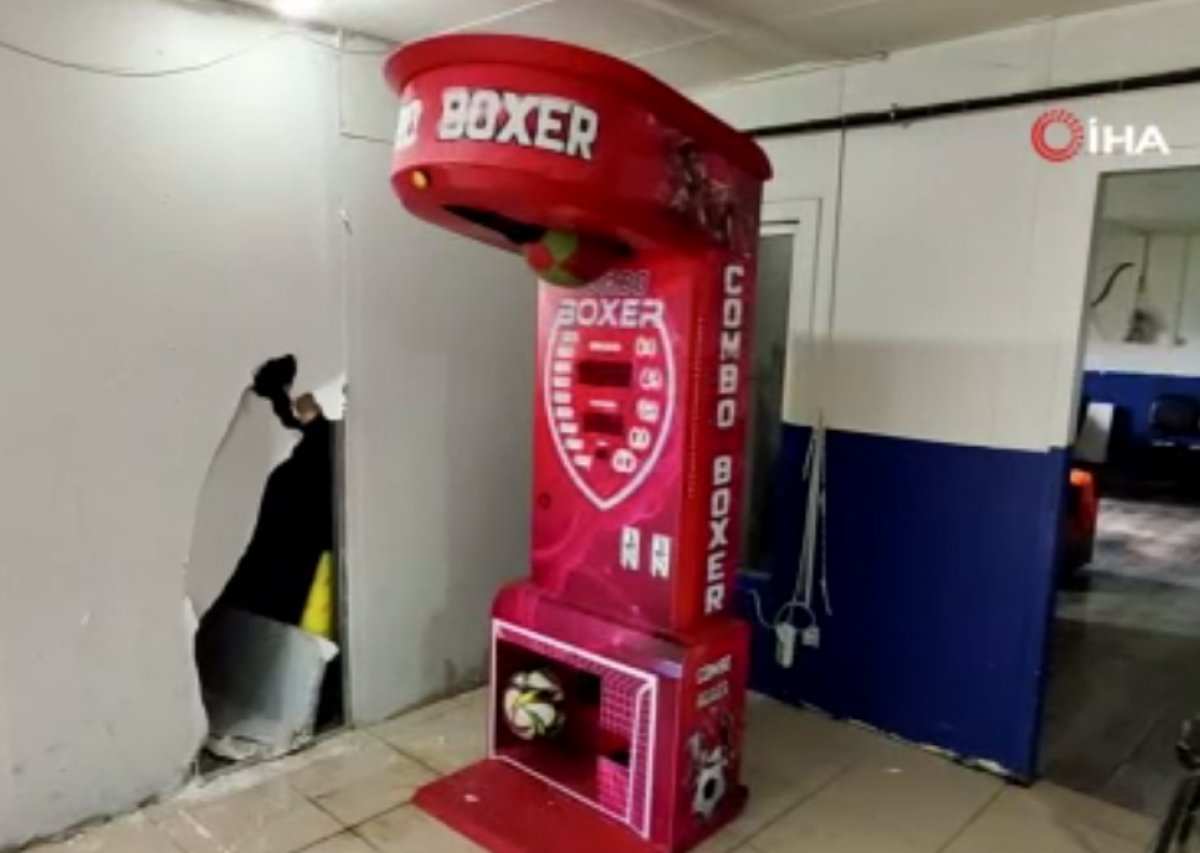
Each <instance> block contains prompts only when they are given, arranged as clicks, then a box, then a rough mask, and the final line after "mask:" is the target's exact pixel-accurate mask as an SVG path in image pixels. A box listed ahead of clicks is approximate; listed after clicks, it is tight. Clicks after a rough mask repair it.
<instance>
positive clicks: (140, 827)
mask: <svg viewBox="0 0 1200 853" xmlns="http://www.w3.org/2000/svg"><path fill="white" fill-rule="evenodd" d="M178 851H179V848H178V847H176V846H175V845H174V844H172V843H171V840H170V839H169V838H168V837H167V836H166V835H165V834H164V833H163V832H162V831H161V830H160V829H158V827H156V826H154V825H153V824H152V823H150V821H148V820H147V819H146V818H145V817H144V816H143V815H140V814H138V815H134V816H132V817H127V818H122V819H121V820H117V821H113V822H112V823H109V824H105V825H104V826H97V827H93V828H92V829H89V830H86V831H84V832H82V833H80V834H79V835H78V836H76V837H74V838H70V839H68V840H66V841H61V842H59V843H57V844H43V845H41V846H39V847H34V848H31V849H30V850H28V851H27V853H178Z"/></svg>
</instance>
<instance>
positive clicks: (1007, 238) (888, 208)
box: [702, 0, 1200, 450]
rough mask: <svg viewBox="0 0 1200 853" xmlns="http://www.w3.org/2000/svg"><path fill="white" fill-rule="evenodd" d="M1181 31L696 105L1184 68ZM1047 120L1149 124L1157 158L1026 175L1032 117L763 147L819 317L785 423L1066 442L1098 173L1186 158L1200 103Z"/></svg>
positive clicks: (1167, 16) (1110, 36)
mask: <svg viewBox="0 0 1200 853" xmlns="http://www.w3.org/2000/svg"><path fill="white" fill-rule="evenodd" d="M1197 22H1200V2H1196V0H1188V2H1166V3H1161V4H1147V5H1144V6H1140V7H1137V8H1134V9H1125V10H1117V11H1114V12H1109V13H1104V14H1102V15H1095V16H1089V17H1088V18H1086V19H1085V18H1076V19H1067V20H1064V21H1059V22H1054V23H1045V24H1039V25H1035V26H1031V27H1026V28H1022V29H1019V30H1013V31H1008V32H1004V33H997V34H992V35H989V36H984V37H979V38H976V39H969V40H964V41H963V42H958V43H954V44H949V45H943V46H938V47H935V48H927V49H923V50H914V51H910V52H906V53H902V54H897V55H895V56H894V57H892V58H891V59H889V60H887V61H884V62H877V63H869V64H863V65H860V66H854V67H850V68H843V69H834V70H827V71H823V72H817V73H810V74H806V75H801V76H796V77H785V78H779V79H776V80H771V81H765V82H757V83H750V84H742V85H738V86H733V87H730V88H728V89H725V90H722V91H717V92H712V93H709V94H707V95H705V96H704V97H703V98H702V100H703V101H704V102H705V103H706V104H707V105H708V106H709V107H711V108H713V109H715V110H716V111H717V112H718V113H719V114H721V115H723V117H725V118H727V119H728V120H730V121H731V122H733V123H735V124H738V125H740V126H743V127H750V128H753V127H755V126H759V125H762V124H774V123H779V122H794V121H803V120H809V119H816V118H828V117H831V116H837V115H839V114H842V113H843V112H845V113H852V112H859V111H865V110H874V109H881V108H885V107H887V106H889V105H891V104H899V105H909V104H916V103H933V102H937V101H940V100H943V99H946V98H962V97H970V96H975V95H983V94H998V93H1003V92H1010V91H1020V90H1024V89H1026V88H1033V87H1036V86H1041V85H1053V84H1056V83H1062V82H1078V81H1081V80H1087V79H1107V78H1109V77H1111V76H1113V75H1118V76H1119V75H1121V74H1129V73H1147V72H1150V71H1161V70H1166V69H1169V68H1172V67H1183V66H1190V65H1195V64H1197V63H1198V62H1200V48H1198V47H1197V46H1196V44H1195V43H1194V40H1190V39H1185V38H1182V37H1181V36H1180V32H1181V30H1183V31H1187V32H1193V33H1194V32H1195V31H1196V24H1197ZM1126 40H1128V43H1126ZM1149 44H1153V45H1154V49H1153V50H1148V49H1145V46H1146V45H1149ZM1135 45H1139V46H1140V48H1139V49H1137V50H1135V49H1134V47H1135ZM1064 106H1068V107H1069V108H1070V109H1072V110H1074V111H1075V112H1077V113H1078V114H1080V115H1083V116H1085V117H1086V116H1097V117H1099V118H1100V119H1101V120H1102V121H1104V122H1110V123H1113V124H1125V123H1139V124H1144V123H1150V122H1155V123H1158V124H1159V125H1160V127H1161V128H1162V129H1163V131H1164V133H1165V134H1166V135H1167V138H1168V140H1169V141H1170V143H1171V145H1172V146H1173V153H1172V155H1171V156H1170V157H1165V158H1164V157H1146V158H1133V157H1122V156H1112V157H1094V156H1081V157H1080V158H1078V159H1076V160H1074V161H1072V162H1071V163H1069V164H1065V165H1052V164H1049V163H1046V162H1044V161H1042V160H1041V159H1039V158H1038V157H1037V156H1036V154H1035V153H1034V151H1033V150H1032V147H1031V145H1030V142H1029V138H1030V129H1031V126H1032V123H1033V121H1034V119H1035V118H1036V117H1037V116H1038V115H1039V114H1040V113H1041V112H1042V111H1043V110H1044V109H1046V105H1044V104H1042V105H1031V106H1028V107H1020V108H1010V109H1004V110H994V111H989V112H983V113H974V114H970V115H965V116H960V117H950V118H945V119H939V120H935V121H926V122H918V123H914V124H910V125H907V126H900V125H894V126H881V127H872V128H864V129H858V130H851V131H849V132H846V133H844V134H842V133H837V132H833V133H825V134H819V135H805V136H790V137H789V136H783V137H769V138H768V139H766V146H767V149H768V153H770V155H771V157H772V161H773V163H774V165H775V168H776V171H777V173H778V176H777V178H776V180H775V181H774V182H772V184H770V185H769V186H768V190H767V196H768V200H771V201H775V202H780V201H784V200H786V199H811V200H816V201H818V202H819V203H820V204H821V207H822V223H821V235H822V236H821V246H822V250H821V258H820V261H819V265H818V274H817V276H816V283H815V285H814V286H815V287H816V288H817V300H818V302H821V303H823V304H828V303H830V302H832V309H831V314H830V316H832V323H831V326H830V328H831V330H832V331H831V332H827V334H829V339H828V340H827V341H826V342H825V344H824V345H822V346H818V347H816V348H815V352H816V353H817V354H818V356H820V357H819V358H817V359H816V361H817V362H819V363H816V364H814V367H813V370H814V371H815V372H816V373H817V378H816V379H815V380H814V379H812V377H811V372H810V376H809V377H808V378H807V379H805V380H804V381H806V382H809V383H810V387H809V390H808V391H805V392H801V391H799V390H795V389H793V392H792V393H791V394H790V395H789V400H790V401H792V403H791V405H790V406H789V412H788V413H787V416H788V418H789V420H792V421H794V422H801V423H811V422H813V421H814V420H815V418H816V416H817V408H818V407H819V408H820V409H821V411H822V413H823V415H824V418H825V422H826V424H828V425H831V426H834V427H837V428H842V429H850V430H858V431H865V432H873V433H879V434H884V435H893V436H899V437H911V438H920V439H929V440H937V441H946V442H953V443H961V444H968V445H978V446H1001V447H1011V448H1015V449H1034V450H1036V449H1045V448H1047V447H1052V446H1061V445H1062V444H1063V443H1064V442H1066V440H1067V437H1068V435H1069V432H1070V430H1069V427H1070V424H1071V423H1072V409H1073V406H1074V399H1075V391H1074V388H1075V383H1076V375H1077V358H1078V355H1079V346H1078V344H1079V340H1080V333H1081V329H1082V306H1083V294H1084V288H1085V285H1086V282H1087V274H1088V260H1089V246H1090V238H1091V229H1092V223H1093V220H1094V216H1095V205H1096V196H1097V188H1098V184H1099V179H1100V175H1101V174H1102V173H1105V172H1108V171H1113V170H1126V169H1152V168H1164V167H1174V166H1182V165H1191V164H1194V163H1196V162H1197V161H1200V88H1198V87H1186V88H1173V89H1159V90H1152V91H1144V92H1138V93H1131V94H1127V95H1120V96H1111V97H1104V98H1093V99H1088V100H1079V101H1071V102H1069V103H1068V104H1065V105H1064ZM827 325H828V324H827ZM805 373H806V371H803V370H798V371H795V372H794V375H796V376H798V377H800V376H804V374H805Z"/></svg>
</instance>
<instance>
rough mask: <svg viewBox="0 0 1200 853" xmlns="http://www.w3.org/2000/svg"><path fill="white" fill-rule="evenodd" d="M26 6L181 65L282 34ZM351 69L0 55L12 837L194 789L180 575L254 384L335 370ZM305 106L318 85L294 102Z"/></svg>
mask: <svg viewBox="0 0 1200 853" xmlns="http://www.w3.org/2000/svg"><path fill="white" fill-rule="evenodd" d="M274 30H275V28H274V27H273V26H271V27H268V26H267V25H266V24H264V23H262V22H261V21H258V20H251V19H239V18H233V17H230V16H228V15H222V14H215V13H212V12H211V11H209V12H207V13H205V12H204V11H203V9H199V8H194V9H191V10H189V9H187V8H185V7H183V6H181V5H176V4H159V3H148V2H134V0H104V2H96V0H88V2H82V0H74V2H66V0H56V1H55V2H48V0H10V2H5V3H4V4H0V37H2V38H3V39H4V40H6V41H10V42H14V43H17V44H21V45H23V46H28V47H29V48H31V49H34V50H39V51H42V52H45V53H47V54H50V55H53V56H55V57H58V58H61V59H64V60H70V61H81V62H88V63H97V64H104V65H110V66H112V65H119V66H124V67H127V68H150V69H164V68H170V67H175V66H179V65H185V64H192V63H196V62H199V61H204V60H208V59H212V58H215V57H218V56H221V55H224V54H227V53H229V52H231V51H235V50H239V49H242V48H246V47H247V46H248V45H250V44H252V43H258V42H260V41H262V40H263V39H264V38H265V37H268V36H269V35H270V33H272V32H274ZM335 72H336V66H335V64H334V56H333V55H332V54H331V53H330V52H329V51H327V50H323V49H320V48H317V47H315V46H314V45H311V44H309V43H306V42H304V41H301V40H297V39H274V40H271V41H266V42H262V43H261V44H258V46H257V47H255V48H254V49H253V50H249V51H248V52H246V53H244V54H242V55H241V56H240V57H238V58H236V59H234V60H231V61H229V62H226V63H223V64H220V65H217V66H215V67H213V68H211V69H208V70H204V71H197V72H195V73H189V74H181V75H178V76H168V77H156V78H150V79H122V78H114V77H110V76H101V75H96V74H88V73H82V72H79V71H74V70H67V69H64V68H58V67H51V66H49V65H46V64H43V63H38V62H33V61H31V60H29V59H27V58H24V57H19V56H15V55H13V54H11V53H8V52H3V51H0V103H3V104H4V132H3V133H0V186H3V187H4V194H3V199H0V257H3V258H4V265H3V271H4V277H5V286H4V287H3V288H0V356H2V357H3V360H4V363H5V364H6V365H8V369H7V370H6V371H5V372H4V374H3V377H2V378H0V399H3V400H4V407H5V412H6V415H5V417H4V418H3V419H2V420H0V459H2V460H3V462H2V465H3V471H4V481H5V489H4V494H3V497H0V543H2V546H3V555H4V556H3V563H2V565H3V568H2V570H0V848H2V847H4V846H5V845H8V844H12V843H15V842H20V841H22V840H23V839H25V838H27V837H29V836H32V835H36V834H40V833H44V832H49V831H55V830H58V829H61V828H62V827H64V826H66V825H69V824H72V823H74V822H76V821H79V820H82V819H85V818H88V817H91V816H93V815H96V814H102V813H106V812H109V811H111V810H118V809H123V808H128V807H130V806H132V805H134V804H136V803H137V802H139V801H140V800H142V799H144V798H146V797H148V796H150V795H153V794H155V793H158V792H161V791H163V790H164V789H167V788H169V787H171V786H172V785H174V784H176V783H177V782H178V781H179V780H180V779H181V778H182V776H183V774H184V772H185V770H186V769H187V766H188V763H189V762H190V760H191V758H192V756H193V754H194V751H195V749H196V747H197V744H198V743H199V740H200V737H201V733H202V732H201V728H202V724H203V723H202V720H201V719H200V717H199V716H198V713H197V706H196V696H197V693H196V684H195V681H194V678H195V677H194V669H193V666H192V662H191V649H190V640H189V637H188V636H187V634H186V631H185V626H184V620H183V595H184V581H183V577H184V576H183V566H184V561H185V559H186V557H187V553H188V549H189V545H190V540H191V534H192V525H193V521H194V517H195V513H196V507H197V498H198V496H199V494H200V488H201V483H202V481H203V478H204V476H205V473H206V471H207V469H208V466H209V463H210V462H211V460H212V458H213V453H214V451H215V450H216V448H217V445H218V442H219V441H220V440H221V437H222V434H223V432H224V431H225V428H226V426H227V425H228V423H229V418H230V415H231V413H232V411H233V409H234V407H235V405H236V404H237V402H238V399H239V396H240V394H241V392H242V389H243V388H244V387H245V386H246V384H247V383H248V381H249V374H250V371H251V370H252V369H253V368H254V367H255V366H256V365H257V364H258V363H259V362H260V361H261V360H263V359H264V358H265V357H267V356H270V355H275V354H277V353H279V352H283V351H294V352H295V353H296V354H297V355H298V356H299V358H300V364H301V366H302V374H303V375H302V377H301V381H302V382H303V383H316V382H319V381H323V380H324V379H326V378H329V376H331V375H336V373H338V372H340V371H341V370H342V352H343V343H342V340H341V329H342V326H343V321H342V313H343V299H342V294H341V292H340V277H339V275H338V274H337V266H336V261H337V256H336V253H335V251H334V243H333V240H332V237H333V233H334V232H333V224H334V223H335V222H336V219H335V216H334V215H333V214H334V211H335V205H334V186H333V183H332V180H331V169H330V166H329V164H330V163H331V162H332V155H333V152H334V146H335V144H336V114H337V112H336V101H335V98H334V90H333V87H332V86H331V85H330V82H331V81H332V80H333V79H334V77H335ZM301 94H302V95H303V96H300V95H301Z"/></svg>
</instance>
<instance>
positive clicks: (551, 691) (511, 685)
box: [504, 669, 566, 740]
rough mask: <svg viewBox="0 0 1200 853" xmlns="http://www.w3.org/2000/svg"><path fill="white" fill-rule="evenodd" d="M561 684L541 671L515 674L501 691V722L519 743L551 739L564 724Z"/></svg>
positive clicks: (549, 674)
mask: <svg viewBox="0 0 1200 853" xmlns="http://www.w3.org/2000/svg"><path fill="white" fill-rule="evenodd" d="M564 698H565V694H564V693H563V688H562V683H561V682H560V681H559V680H558V678H557V677H556V676H555V675H554V673H552V672H550V671H549V670H545V669H535V670H531V671H529V672H518V673H515V674H514V675H513V676H512V678H510V679H509V680H508V686H507V687H506V688H505V690H504V720H505V722H507V723H508V728H509V729H510V730H511V731H512V733H513V734H515V735H516V736H517V737H519V738H521V739H522V740H535V739H536V738H546V737H553V736H554V735H556V734H558V733H559V732H560V731H562V727H563V724H564V723H565V722H566V714H565V713H564V712H563V707H562V706H563V700H564Z"/></svg>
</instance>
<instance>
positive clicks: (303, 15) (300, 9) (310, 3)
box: [275, 0, 321, 20]
mask: <svg viewBox="0 0 1200 853" xmlns="http://www.w3.org/2000/svg"><path fill="white" fill-rule="evenodd" d="M320 10H321V0H275V11H276V12H278V13H279V14H280V15H282V16H283V17H285V18H298V19H300V20H308V19H309V18H314V17H316V15H317V12H319V11H320Z"/></svg>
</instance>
